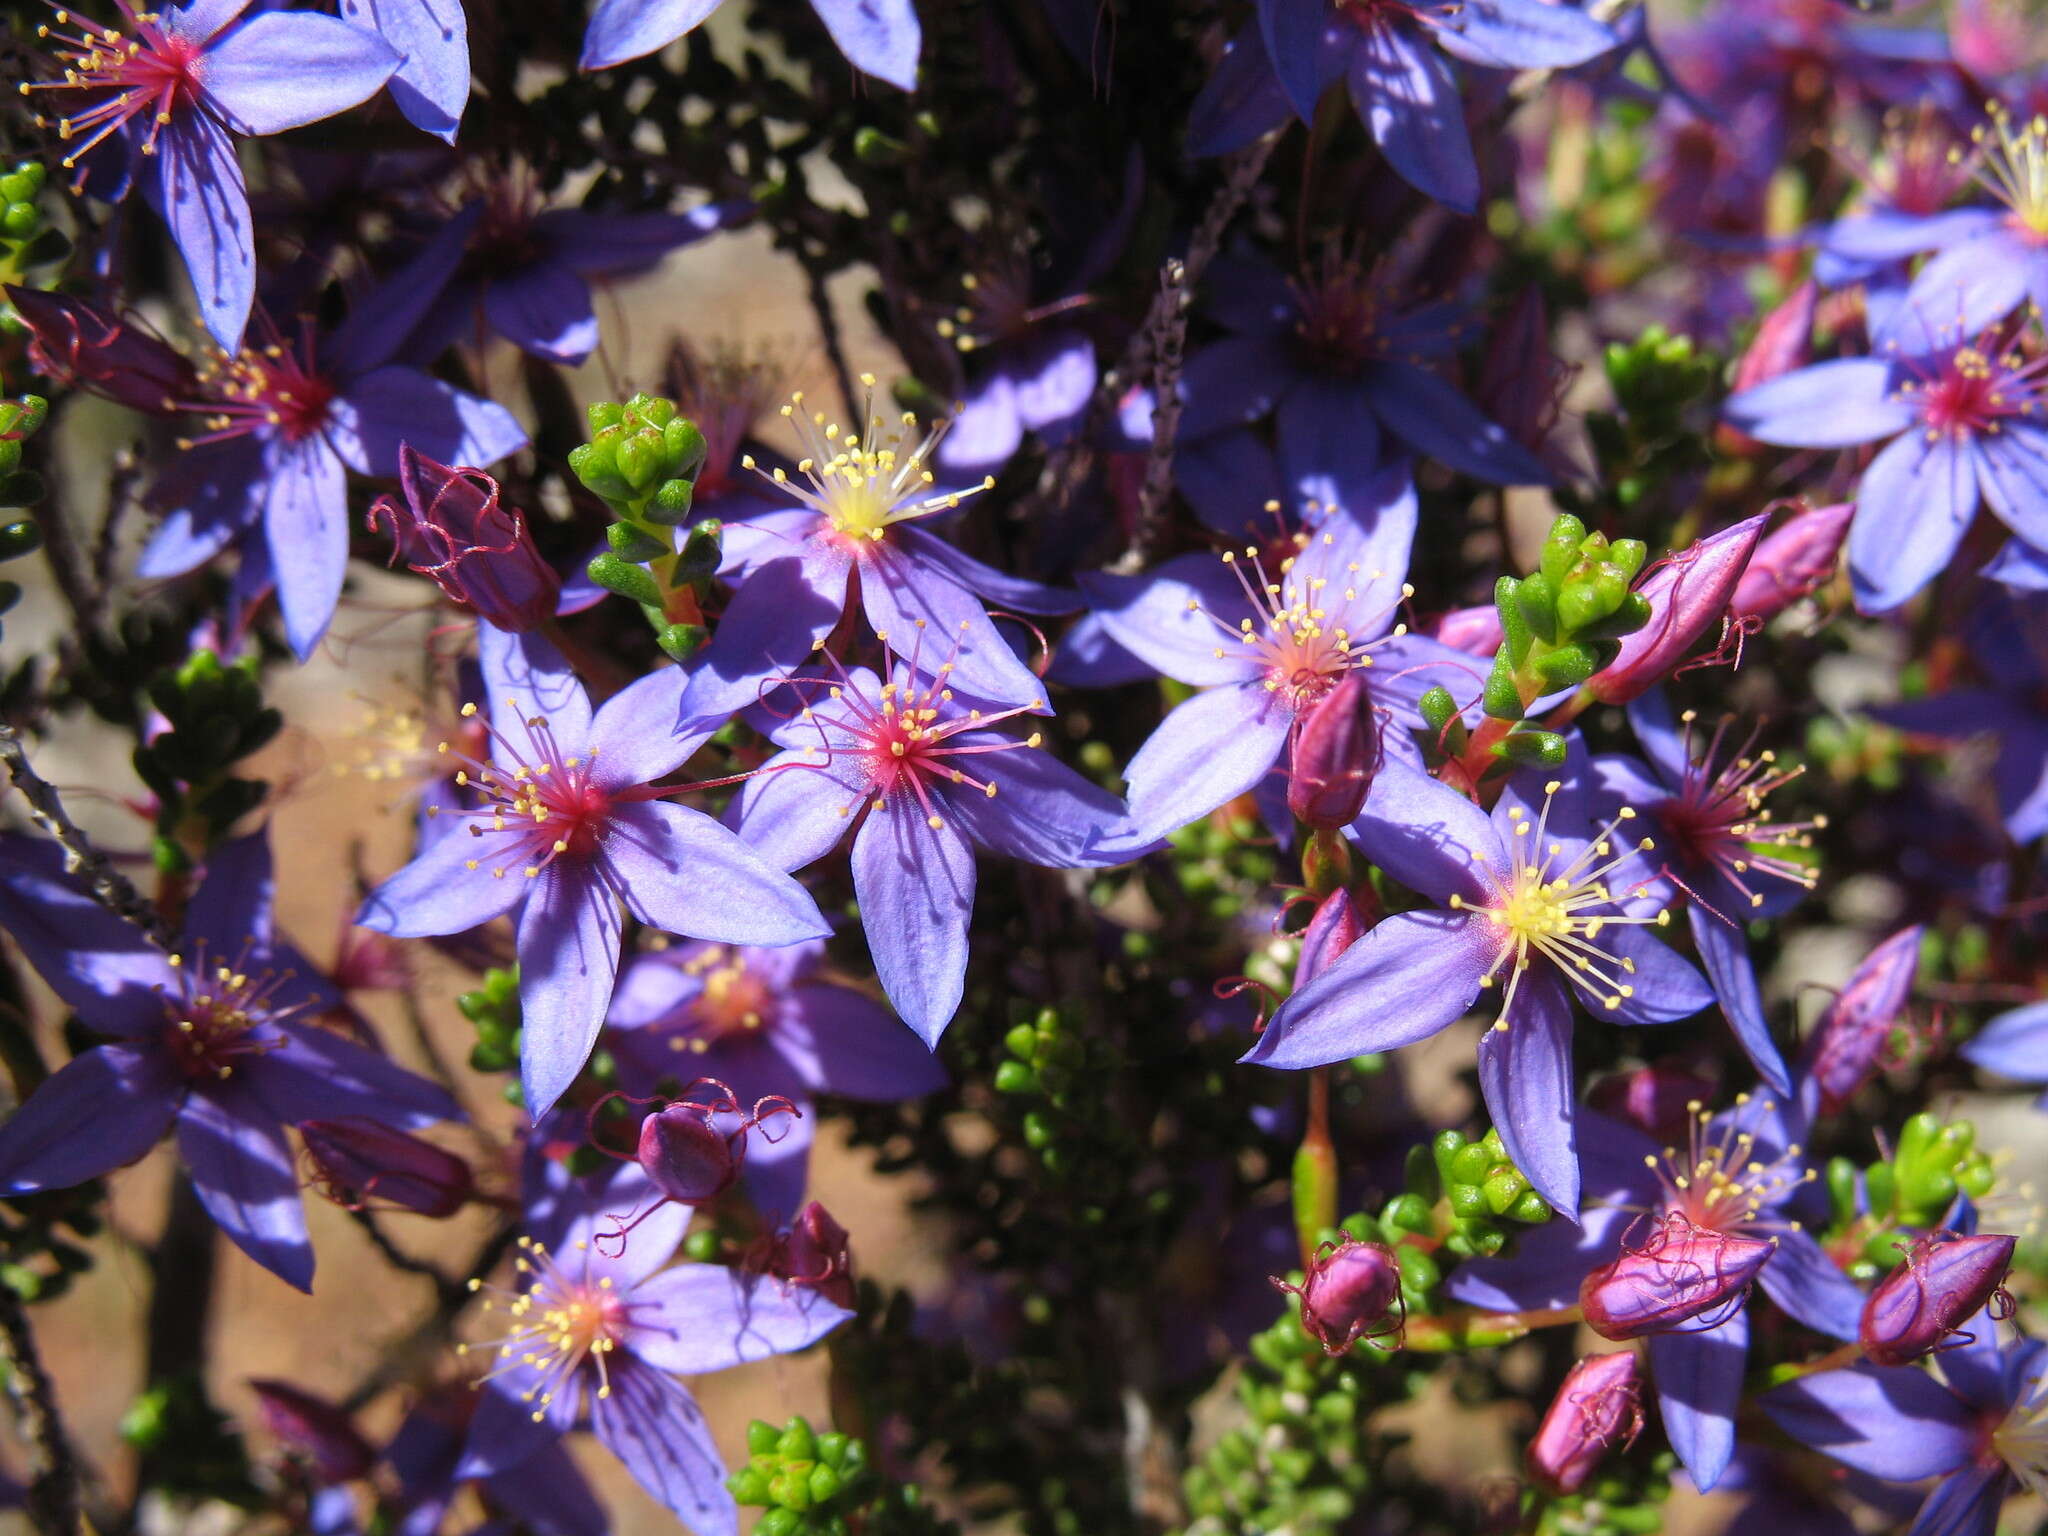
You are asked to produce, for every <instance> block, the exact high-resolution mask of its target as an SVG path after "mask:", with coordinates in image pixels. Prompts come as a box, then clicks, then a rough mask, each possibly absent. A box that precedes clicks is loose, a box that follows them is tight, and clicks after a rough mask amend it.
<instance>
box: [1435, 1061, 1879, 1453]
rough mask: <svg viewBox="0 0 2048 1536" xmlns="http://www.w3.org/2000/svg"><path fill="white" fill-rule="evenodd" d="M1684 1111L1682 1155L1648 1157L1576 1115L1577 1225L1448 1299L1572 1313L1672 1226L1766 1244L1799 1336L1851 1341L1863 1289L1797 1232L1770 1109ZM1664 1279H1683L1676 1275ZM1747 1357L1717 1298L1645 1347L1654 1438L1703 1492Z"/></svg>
mask: <svg viewBox="0 0 2048 1536" xmlns="http://www.w3.org/2000/svg"><path fill="white" fill-rule="evenodd" d="M1694 1110H1695V1113H1694V1115H1693V1116H1692V1117H1691V1119H1692V1123H1691V1126H1690V1134H1689V1136H1688V1137H1687V1138H1686V1146H1685V1148H1684V1149H1683V1151H1675V1150H1673V1149H1671V1148H1659V1147H1658V1146H1657V1144H1656V1143H1655V1142H1653V1141H1651V1140H1650V1139H1649V1138H1648V1137H1646V1136H1644V1135H1642V1134H1641V1133H1640V1132H1639V1131H1636V1130H1635V1129H1633V1128H1632V1127H1629V1126H1625V1125H1622V1124H1621V1123H1619V1122H1618V1121H1614V1120H1609V1119H1608V1118H1607V1117H1606V1116H1604V1115H1601V1114H1599V1113H1598V1112H1597V1111H1589V1112H1588V1113H1586V1114H1585V1115H1583V1116H1582V1117H1581V1124H1582V1129H1583V1132H1584V1134H1583V1136H1582V1138H1581V1143H1580V1145H1581V1150H1582V1152H1583V1154H1584V1158H1585V1171H1586V1186H1587V1190H1588V1198H1587V1201H1586V1207H1585V1210H1584V1213H1583V1219H1582V1224H1581V1226H1580V1227H1579V1228H1578V1229H1577V1230H1574V1229H1572V1228H1570V1227H1568V1226H1566V1225H1565V1224H1564V1223H1562V1222H1552V1223H1550V1224H1549V1225H1548V1226H1545V1227H1541V1228H1538V1229H1536V1230H1535V1231H1533V1232H1529V1233H1526V1234H1524V1235H1523V1236H1522V1237H1521V1238H1520V1239H1518V1240H1517V1242H1516V1245H1515V1250H1514V1253H1513V1255H1512V1256H1511V1257H1508V1258H1504V1259H1479V1260H1474V1261H1472V1262H1469V1263H1466V1264H1463V1265H1460V1266H1459V1267H1458V1269H1457V1270H1455V1271H1454V1272H1453V1273H1452V1275H1451V1277H1450V1279H1449V1280H1447V1281H1446V1282H1445V1289H1446V1291H1447V1293H1448V1294H1450V1295H1451V1296H1453V1297H1454V1298H1456V1299H1457V1300H1459V1301H1462V1302H1466V1303H1468V1304H1469V1305H1472V1306H1479V1307H1489V1308H1497V1309H1499V1310H1503V1311H1517V1310H1520V1309H1522V1308H1525V1307H1560V1306H1570V1305H1571V1304H1573V1303H1574V1302H1576V1301H1577V1300H1578V1299H1579V1291H1580V1287H1581V1285H1582V1284H1583V1282H1584V1280H1585V1278H1586V1276H1587V1275H1589V1274H1592V1273H1594V1272H1595V1271H1596V1270H1598V1269H1599V1268H1600V1267H1601V1266H1602V1265H1605V1264H1607V1263H1609V1262H1610V1261H1611V1260H1613V1259H1614V1258H1615V1257H1616V1256H1617V1255H1619V1254H1621V1253H1623V1251H1624V1245H1625V1244H1626V1243H1629V1242H1630V1241H1631V1240H1632V1239H1631V1233H1633V1234H1635V1237H1636V1239H1640V1237H1641V1236H1642V1235H1643V1233H1644V1232H1645V1230H1646V1227H1647V1228H1652V1229H1653V1228H1654V1227H1657V1226H1662V1225H1663V1224H1665V1223H1669V1222H1673V1221H1677V1220H1680V1219H1682V1220H1683V1222H1684V1224H1685V1230H1689V1231H1692V1232H1696V1233H1701V1234H1707V1235H1712V1236H1719V1237H1723V1238H1733V1239H1742V1240H1745V1241H1762V1242H1766V1243H1769V1244H1772V1245H1773V1246H1774V1251H1773V1252H1772V1253H1771V1254H1770V1255H1769V1257H1768V1258H1767V1259H1765V1260H1764V1262H1763V1264H1762V1267H1761V1268H1760V1269H1759V1270H1758V1271H1757V1273H1756V1279H1757V1283H1758V1284H1759V1285H1761V1286H1762V1287H1763V1290H1764V1292H1765V1294H1766V1295H1768V1296H1769V1297H1770V1298H1771V1300H1772V1301H1774V1302H1775V1303H1776V1304H1777V1305H1778V1306H1779V1307H1781V1308H1783V1309H1784V1310H1785V1311H1786V1312H1788V1313H1790V1314H1791V1315H1792V1316H1793V1317H1794V1318H1796V1319H1798V1320H1799V1321H1800V1322H1802V1323H1804V1324H1805V1325H1806V1326H1807V1327H1809V1328H1814V1329H1817V1330H1819V1331H1820V1332H1822V1333H1825V1334H1827V1335H1829V1336H1830V1337H1832V1338H1837V1339H1853V1338H1855V1337H1856V1329H1857V1325H1858V1323H1859V1321H1860V1319H1861V1315H1862V1311H1863V1293H1862V1292H1861V1291H1859V1290H1857V1288H1856V1287H1855V1285H1854V1284H1853V1283H1851V1281H1850V1280H1849V1278H1848V1276H1846V1275H1844V1274H1843V1273H1842V1272H1841V1270H1840V1269H1838V1268H1837V1267H1836V1266H1835V1263H1834V1261H1833V1260H1832V1259H1830V1258H1829V1257H1828V1256H1827V1254H1826V1253H1825V1252H1824V1251H1823V1250H1822V1249H1821V1246H1820V1244H1819V1243H1817V1242H1816V1241H1814V1238H1813V1236H1812V1234H1811V1232H1810V1231H1808V1230H1807V1226H1806V1224H1805V1221H1804V1220H1803V1218H1805V1217H1809V1216H1811V1215H1812V1214H1813V1212H1812V1211H1811V1209H1810V1208H1809V1207H1808V1206H1807V1205H1806V1203H1805V1195H1806V1192H1807V1190H1808V1186H1809V1184H1811V1183H1812V1181H1813V1178H1814V1175H1813V1171H1812V1169H1810V1168H1809V1167H1808V1166H1807V1164H1806V1162H1805V1160H1804V1157H1803V1154H1802V1151H1801V1149H1800V1148H1799V1147H1798V1146H1797V1145H1787V1144H1786V1140H1785V1137H1784V1135H1783V1130H1782V1126H1781V1124H1780V1123H1779V1119H1778V1115H1779V1110H1778V1106H1777V1105H1776V1104H1775V1103H1774V1102H1773V1101H1770V1100H1767V1099H1754V1100H1752V1099H1750V1098H1749V1097H1748V1096H1747V1095H1744V1096H1742V1097H1741V1098H1738V1099H1737V1100H1736V1106H1735V1108H1733V1109H1732V1110H1729V1111H1726V1112H1724V1113H1723V1114H1720V1115H1714V1116H1710V1115H1708V1114H1707V1113H1706V1111H1704V1110H1701V1109H1699V1108H1698V1107H1697V1105H1695V1106H1694ZM1642 1278H1644V1279H1645V1280H1646V1281H1647V1280H1648V1279H1649V1278H1651V1277H1650V1276H1649V1275H1648V1274H1647V1273H1644V1274H1643V1275H1642ZM1673 1283H1674V1285H1675V1286H1676V1287H1679V1288H1683V1287H1684V1286H1686V1285H1689V1284H1690V1283H1691V1281H1690V1280H1689V1279H1688V1278H1687V1276H1686V1275H1685V1274H1683V1273H1679V1274H1676V1275H1674V1276H1673ZM1748 1348H1749V1318H1748V1313H1747V1309H1746V1307H1744V1306H1742V1305H1732V1306H1731V1305H1728V1304H1726V1302H1725V1301H1724V1304H1723V1305H1722V1306H1721V1307H1719V1308H1716V1309H1714V1310H1712V1311H1710V1312H1708V1313H1707V1314H1706V1315H1705V1317H1704V1318H1703V1319H1699V1320H1696V1321H1695V1322H1694V1323H1693V1324H1692V1325H1690V1326H1686V1325H1680V1326H1678V1327H1675V1328H1671V1329H1668V1330H1666V1331H1662V1332H1657V1333H1654V1334H1652V1335H1651V1337H1650V1341H1649V1350H1650V1365H1651V1370H1652V1374H1653V1375H1654V1376H1655V1378H1656V1384H1657V1396H1658V1405H1659V1409H1660V1411H1661V1413H1662V1416H1663V1420H1664V1429H1665V1433H1666V1434H1667V1436H1668V1437H1669V1438H1670V1441H1671V1448H1672V1449H1673V1450H1674V1451H1676V1452H1677V1453H1678V1458H1679V1460H1680V1461H1682V1462H1684V1463H1685V1466H1686V1469H1687V1471H1689V1472H1690V1473H1691V1474H1692V1477H1693V1481H1694V1482H1695V1483H1696V1484H1698V1486H1699V1487H1700V1488H1701V1489H1702V1490H1703V1491H1704V1490H1706V1489H1709V1488H1712V1487H1713V1486H1714V1484H1715V1483H1716V1482H1717V1481H1719V1479H1720V1476H1721V1473H1722V1471H1723V1470H1724V1469H1725V1468H1726V1467H1727V1465H1728V1459H1729V1456H1730V1455H1731V1454H1732V1452H1733V1451H1734V1448H1735V1424H1734V1415H1735V1411H1736V1407H1737V1404H1738V1403H1739V1402H1740V1400H1741V1396H1742V1378H1743V1371H1744V1362H1745V1358H1746V1356H1747V1354H1748Z"/></svg>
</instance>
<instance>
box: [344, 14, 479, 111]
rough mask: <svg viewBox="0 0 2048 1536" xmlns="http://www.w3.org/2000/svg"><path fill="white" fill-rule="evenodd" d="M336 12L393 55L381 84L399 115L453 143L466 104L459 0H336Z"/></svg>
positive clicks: (465, 33) (465, 27) (465, 43)
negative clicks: (391, 65) (392, 70)
mask: <svg viewBox="0 0 2048 1536" xmlns="http://www.w3.org/2000/svg"><path fill="white" fill-rule="evenodd" d="M341 14H342V15H343V16H344V17H346V18H347V19H348V20H349V21H350V22H352V23H354V24H355V25H356V26H358V27H367V28H368V29H369V30H370V31H372V32H375V33H376V34H377V35H378V36H379V37H381V38H383V39H384V41H385V42H386V43H388V44H389V45H390V46H391V49H392V51H393V52H394V53H396V54H397V55H398V57H399V64H398V69H397V72H396V73H394V74H393V75H392V77H391V79H390V80H389V81H388V82H387V84H388V85H389V87H390V91H391V99H392V100H393V101H395V102H396V103H398V110H399V111H401V112H403V113H404V114H405V120H406V121H407V122H409V123H411V124H412V125H413V127H415V128H417V129H419V130H420V132H422V133H431V134H433V135H434V137H435V138H437V139H443V140H446V141H447V142H448V143H450V144H453V143H454V142H455V130H456V129H457V128H458V127H460V126H461V123H462V109H463V108H464V107H465V106H467V105H468V103H469V19H468V18H467V17H466V16H464V15H463V14H462V0H341Z"/></svg>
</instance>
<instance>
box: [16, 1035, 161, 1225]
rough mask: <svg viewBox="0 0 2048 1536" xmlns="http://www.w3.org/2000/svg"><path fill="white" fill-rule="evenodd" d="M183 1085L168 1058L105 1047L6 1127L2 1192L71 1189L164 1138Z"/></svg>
mask: <svg viewBox="0 0 2048 1536" xmlns="http://www.w3.org/2000/svg"><path fill="white" fill-rule="evenodd" d="M184 1092H185V1084H184V1081H183V1079H181V1078H180V1077H179V1076H178V1075H177V1073H176V1072H175V1071H174V1070H173V1069H172V1067H171V1065H170V1063H169V1061H168V1060H167V1058H166V1057H165V1055H164V1053H163V1052H162V1051H159V1050H155V1049H150V1048H144V1049H141V1050H133V1049H130V1048H129V1047H127V1046H122V1045H103V1046H100V1047H99V1048H98V1049H96V1050H90V1051H87V1052H85V1053H84V1054H83V1055H80V1056H77V1057H74V1058H73V1059H72V1060H71V1061H70V1062H69V1063H68V1064H67V1065H65V1066H64V1067H62V1068H61V1069H59V1070H58V1071H57V1072H55V1073H53V1074H51V1075H50V1076H49V1077H48V1078H46V1079H45V1080H44V1081H43V1083H42V1085H41V1086H40V1087H38V1088H37V1089H36V1091H35V1092H34V1093H32V1094H30V1095H29V1096H28V1098H27V1099H26V1100H25V1101H24V1102H23V1103H22V1105H21V1107H20V1108H19V1109H17V1110H15V1112H14V1113H13V1114H12V1115H10V1116H9V1117H8V1119H7V1122H6V1123H5V1124H4V1125H0V1188H5V1189H6V1190H7V1192H8V1193H9V1194H15V1195H22V1194H32V1193H34V1192H35V1191H37V1190H42V1189H69V1188H70V1187H71V1186H72V1185H74V1184H83V1183H84V1182H85V1181H86V1180H87V1179H96V1178H98V1177H99V1176H100V1175H101V1174H103V1173H111V1172H112V1171H113V1170H114V1169H116V1168H120V1167H122V1166H124V1165H126V1164H128V1163H132V1162H134V1161H135V1160H136V1159H137V1158H138V1157H141V1156H142V1155H143V1154H144V1153H145V1152H147V1151H149V1149H150V1148H151V1147H154V1146H155V1145H156V1144H157V1142H158V1141H159V1140H160V1139H162V1137H163V1134H164V1132H165V1131H167V1130H169V1129H170V1125H171V1117H172V1116H173V1115H174V1114H175V1113H176V1112H177V1107H178V1101H179V1099H180V1098H182V1097H183V1096H184Z"/></svg>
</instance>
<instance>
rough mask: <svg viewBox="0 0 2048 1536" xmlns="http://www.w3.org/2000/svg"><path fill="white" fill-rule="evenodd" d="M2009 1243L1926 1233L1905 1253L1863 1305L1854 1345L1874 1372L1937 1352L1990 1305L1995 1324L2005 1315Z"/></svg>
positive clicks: (1990, 1236) (1991, 1237)
mask: <svg viewBox="0 0 2048 1536" xmlns="http://www.w3.org/2000/svg"><path fill="white" fill-rule="evenodd" d="M2017 1245H2018V1240H2017V1239H2015V1238H2010V1237H2005V1236H2001V1235H1999V1234H1996V1233H1990V1232H1986V1233H1983V1234H1980V1235H1978V1236H1974V1237H1964V1236H1961V1235H1959V1234H1957V1233H1954V1232H1929V1233H1926V1234H1925V1235H1923V1236H1922V1237H1920V1238H1919V1239H1918V1240H1917V1241H1915V1242H1914V1244H1913V1246H1912V1247H1911V1248H1910V1249H1908V1250H1907V1252H1906V1262H1905V1263H1903V1264H1901V1265H1900V1266H1899V1267H1898V1268H1897V1269H1895V1270H1893V1271H1892V1272H1891V1273H1890V1274H1889V1275H1887V1276H1886V1277H1885V1279H1884V1283H1883V1284H1881V1285H1879V1286H1878V1288H1877V1289H1876V1290H1874V1291H1872V1292H1871V1293H1870V1299H1869V1300H1868V1301H1866V1302H1865V1303H1864V1304H1863V1321H1862V1322H1861V1323H1860V1324H1858V1325H1857V1329H1856V1342H1857V1343H1859V1344H1861V1345H1862V1346H1863V1353H1864V1355H1865V1356H1867V1357H1868V1358H1869V1359H1870V1360H1871V1361H1872V1362H1873V1363H1875V1364H1877V1365H1906V1364H1909V1363H1910V1362H1912V1361H1914V1360H1918V1359H1919V1358H1920V1357H1921V1356H1923V1355H1927V1354H1931V1353H1932V1352H1933V1351H1935V1350H1937V1349H1939V1348H1941V1346H1942V1344H1943V1343H1944V1341H1946V1340H1947V1339H1948V1338H1949V1337H1950V1336H1951V1335H1953V1334H1955V1333H1956V1332H1957V1331H1959V1329H1960V1327H1961V1325H1962V1324H1963V1323H1964V1322H1966V1321H1967V1320H1968V1319H1970V1318H1973V1317H1975V1316H1976V1315H1977V1314H1978V1313H1979V1312H1981V1311H1982V1310H1983V1309H1984V1307H1985V1306H1986V1305H1987V1304H1991V1303H1993V1302H1994V1298H2002V1302H2003V1304H2002V1306H2001V1305H1993V1308H1992V1315H1993V1316H1994V1317H2010V1316H2011V1315H2012V1298H2011V1297H2010V1296H2009V1295H2007V1294H2006V1292H2005V1289H2004V1286H2005V1277H2006V1275H2007V1274H2008V1273H2009V1272H2010V1271H2011V1269H2012V1254H2013V1249H2014V1248H2015V1247H2016V1246H2017Z"/></svg>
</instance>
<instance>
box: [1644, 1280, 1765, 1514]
mask: <svg viewBox="0 0 2048 1536" xmlns="http://www.w3.org/2000/svg"><path fill="white" fill-rule="evenodd" d="M1748 1356H1749V1316H1748V1314H1747V1313H1744V1312H1737V1313H1736V1314H1735V1315H1734V1316H1733V1317H1731V1318H1729V1319H1728V1321H1727V1322H1725V1323H1723V1324H1721V1326H1720V1327H1718V1328H1709V1329H1707V1330H1705V1331H1704V1332H1700V1333H1656V1334H1652V1335H1651V1336H1650V1369H1651V1373H1652V1374H1653V1375H1654V1376H1655V1378H1656V1382H1657V1408H1658V1411H1659V1412H1660V1413H1661V1414H1662V1415H1663V1418H1664V1433H1665V1436H1666V1437H1667V1438H1668V1439H1669V1440H1670V1442H1671V1449H1672V1450H1674V1451H1676V1452H1677V1453H1678V1459H1679V1460H1680V1461H1682V1462H1683V1463H1685V1470H1686V1471H1688V1472H1690V1473H1691V1474H1692V1480H1693V1486H1694V1487H1696V1488H1698V1489H1699V1490H1700V1492H1702V1493H1705V1492H1707V1491H1708V1490H1710V1489H1711V1488H1712V1487H1713V1486H1714V1484H1716V1483H1718V1482H1719V1481H1720V1480H1721V1474H1722V1473H1723V1472H1725V1471H1726V1470H1727V1469H1728V1458H1729V1457H1730V1456H1732V1455H1734V1453H1735V1410H1736V1408H1737V1407H1738V1406H1739V1405H1740V1403H1741V1401H1742V1373H1743V1368H1744V1366H1745V1365H1746V1364H1747V1361H1748Z"/></svg>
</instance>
